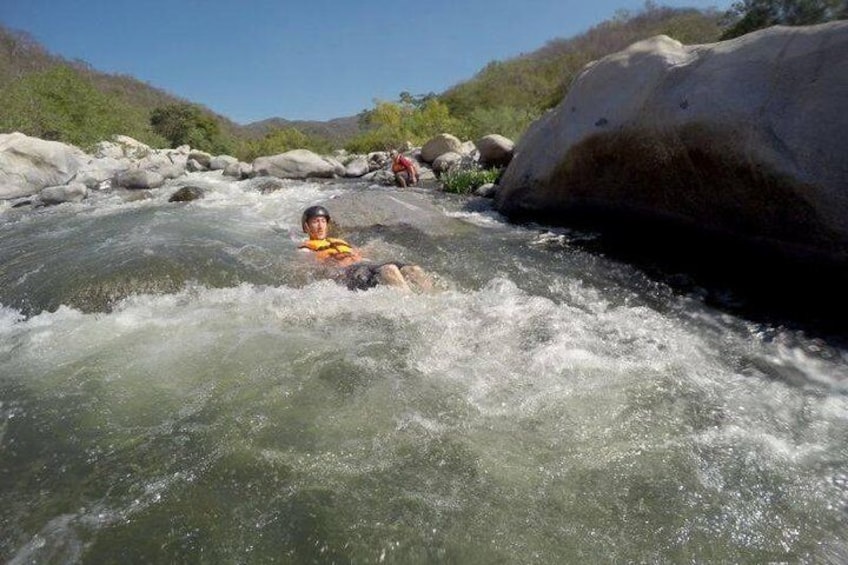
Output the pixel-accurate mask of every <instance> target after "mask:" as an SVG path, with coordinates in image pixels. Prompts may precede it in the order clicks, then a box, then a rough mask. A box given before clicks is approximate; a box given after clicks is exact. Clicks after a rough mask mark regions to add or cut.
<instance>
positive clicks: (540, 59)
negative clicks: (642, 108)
mask: <svg viewBox="0 0 848 565" xmlns="http://www.w3.org/2000/svg"><path fill="white" fill-rule="evenodd" d="M646 6H648V4H646ZM720 30H721V28H720V14H719V13H718V12H717V11H715V10H707V11H701V10H697V9H694V8H680V9H673V8H665V7H657V6H652V7H646V8H645V9H644V10H642V11H640V12H638V13H635V14H630V13H627V12H620V13H619V14H617V15H616V17H615V18H613V19H611V20H608V21H604V22H601V23H599V24H598V25H596V26H594V27H593V28H591V29H590V30H588V31H587V32H584V33H582V34H579V35H577V36H575V37H572V38H570V39H561V38H557V39H553V40H549V41H548V42H547V43H546V44H544V45H542V46H541V47H540V48H539V49H537V50H535V51H532V52H530V53H525V54H520V55H518V56H516V57H513V58H510V59H506V60H504V61H492V62H491V63H489V64H488V65H486V66H485V67H484V68H483V69H481V70H480V71H479V72H478V73H476V74H475V75H474V76H473V77H470V78H469V79H468V80H465V81H461V82H460V83H458V84H456V85H454V86H452V87H450V88H448V89H446V90H445V91H444V92H442V93H440V94H437V95H435V97H436V98H437V99H438V100H439V101H441V102H443V103H444V104H446V105H447V108H448V110H449V111H450V114H451V116H452V118H455V122H456V123H458V124H461V126H462V127H464V128H465V129H466V131H465V133H463V135H469V136H470V137H469V138H472V137H474V136H476V135H477V134H480V135H484V134H487V133H492V132H499V133H503V134H505V135H507V136H508V137H512V138H513V139H518V138H520V136H521V134H522V133H523V131H524V129H525V128H526V127H527V125H528V124H529V123H531V122H532V121H533V120H535V119H536V118H537V117H538V116H540V115H541V114H542V113H543V112H544V111H545V110H546V109H547V108H551V107H553V106H554V105H556V103H558V101H559V100H560V99H561V97H562V96H563V94H564V93H565V91H566V90H567V88H568V85H569V83H570V81H571V80H572V78H573V77H574V76H576V74H577V73H578V72H579V71H580V70H581V69H582V68H583V67H584V66H585V65H586V64H587V63H588V62H590V61H592V60H595V59H598V58H600V57H603V56H604V55H607V54H609V53H612V52H616V51H618V50H621V49H623V48H624V47H626V46H627V45H629V44H631V43H633V42H635V41H638V40H641V39H645V38H647V37H650V36H652V35H656V34H660V33H662V34H667V35H670V36H672V37H673V38H675V39H678V40H680V41H682V42H684V43H706V42H712V41H716V40H717V39H718V37H719V34H720ZM541 41H544V39H543V38H540V42H541ZM56 66H64V67H68V68H71V69H73V71H74V72H75V73H78V74H79V75H80V76H81V77H84V78H85V80H86V82H87V83H90V84H91V85H93V86H94V87H95V88H96V89H97V90H98V91H100V92H102V93H104V94H105V95H107V96H109V97H113V98H114V99H117V100H120V101H121V102H122V103H123V106H122V108H123V110H122V111H124V112H127V113H133V114H136V121H135V122H134V124H135V125H136V131H139V133H140V134H141V131H140V129H141V126H139V124H142V123H144V122H145V120H148V121H149V116H150V115H151V114H152V113H153V111H154V110H156V109H157V108H161V107H163V106H168V105H176V104H189V105H192V106H194V107H196V108H198V109H199V110H200V111H201V112H202V113H203V114H204V115H206V116H208V117H209V118H211V119H213V120H214V122H215V123H217V124H218V127H220V129H221V131H222V132H223V133H224V134H226V135H228V136H229V137H231V138H234V139H236V140H238V141H237V142H236V145H240V146H241V147H242V151H243V152H244V153H246V154H247V153H250V152H251V151H250V145H251V144H253V145H254V146H256V145H257V144H258V145H260V147H259V148H258V149H256V148H255V147H254V150H260V151H262V150H273V149H275V147H264V146H261V142H262V141H263V140H264V138H266V137H267V136H269V135H270V134H276V132H279V131H280V130H293V129H296V130H297V131H298V132H300V133H301V134H303V135H305V136H307V137H309V138H314V139H316V140H320V142H321V143H324V141H326V142H327V143H326V144H325V146H326V147H329V146H332V147H334V148H338V147H343V146H346V145H347V144H348V142H349V141H350V140H352V139H354V138H356V137H358V136H361V135H366V136H367V135H369V134H370V133H371V127H370V126H369V125H367V120H363V119H362V116H366V117H367V115H368V112H369V110H368V109H363V112H362V113H361V114H360V115H357V116H347V117H337V118H333V119H330V120H327V121H317V120H289V119H285V118H282V117H271V118H267V119H264V120H260V121H256V122H252V123H249V124H246V125H243V124H238V123H236V122H234V121H232V120H230V119H229V118H227V117H226V116H223V115H221V114H218V113H216V112H214V111H213V110H211V109H209V108H207V107H205V106H203V105H201V104H196V103H193V102H191V101H188V100H185V99H183V98H181V97H178V96H175V95H173V94H171V93H169V92H167V91H166V90H164V89H162V88H159V87H156V86H152V85H150V84H148V83H146V82H143V81H141V80H138V79H136V78H134V77H131V76H128V75H120V74H108V73H103V72H100V71H97V70H95V69H93V68H92V67H91V66H90V65H89V64H88V63H86V62H84V61H78V60H76V61H69V60H67V59H64V58H63V57H61V56H58V55H53V54H51V53H49V52H48V51H47V50H46V49H44V47H42V46H41V45H40V44H39V43H38V42H37V41H36V40H35V39H34V38H33V37H32V36H31V35H30V34H28V33H27V32H22V31H16V30H10V29H8V28H5V27H4V26H3V25H2V23H0V130H2V129H3V128H4V127H5V128H6V129H8V128H9V127H22V126H14V125H6V126H4V122H3V119H2V118H3V115H4V111H5V112H6V114H7V115H10V114H9V112H10V111H9V110H7V109H6V108H4V107H3V104H2V102H3V100H2V92H3V90H4V85H9V84H11V83H13V82H14V81H16V80H19V79H21V78H23V77H26V76H28V75H29V76H31V75H33V74H36V73H38V72H41V71H47V70H49V69H50V68H51V67H56ZM399 88H402V85H399ZM7 90H8V88H7ZM16 102H18V107H19V111H20V108H21V107H24V111H25V112H30V111H31V108H32V105H31V104H30V106H26V104H23V105H22V104H20V102H21V98H20V97H19V98H18V99H17V100H16ZM145 115H146V116H147V117H146V118H145ZM48 118H49V120H53V119H56V116H55V115H50V116H48ZM49 120H48V121H49ZM42 121H44V120H42ZM6 123H7V124H8V123H16V122H14V121H9V120H7V121H6ZM33 129H35V128H33ZM42 129H44V128H42ZM147 129H149V126H147ZM123 133H130V132H123ZM458 133H460V132H458ZM294 139H296V140H298V142H299V141H302V139H301V138H298V137H297V136H295V137H294ZM245 146H248V149H244V147H245ZM233 150H236V149H235V148H234V149H233ZM254 152H255V151H254Z"/></svg>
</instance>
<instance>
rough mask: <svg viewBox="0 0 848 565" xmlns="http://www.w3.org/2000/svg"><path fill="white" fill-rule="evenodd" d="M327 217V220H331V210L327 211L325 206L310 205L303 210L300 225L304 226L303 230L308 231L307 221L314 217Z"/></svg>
mask: <svg viewBox="0 0 848 565" xmlns="http://www.w3.org/2000/svg"><path fill="white" fill-rule="evenodd" d="M320 217H324V218H327V221H328V222H329V221H330V212H328V211H327V209H326V208H324V207H323V206H310V207H309V208H307V209H306V210H304V211H303V216H301V218H300V225H301V227H302V228H303V231H306V222H308V221H309V220H311V219H312V218H320Z"/></svg>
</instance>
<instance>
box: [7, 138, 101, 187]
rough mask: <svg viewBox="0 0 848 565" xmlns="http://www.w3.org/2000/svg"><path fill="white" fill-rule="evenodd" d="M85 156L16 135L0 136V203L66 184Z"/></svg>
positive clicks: (68, 147)
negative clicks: (0, 201)
mask: <svg viewBox="0 0 848 565" xmlns="http://www.w3.org/2000/svg"><path fill="white" fill-rule="evenodd" d="M87 160H88V156H87V155H86V154H85V153H83V152H82V151H80V150H79V149H77V148H76V147H74V146H72V145H66V144H64V143H59V142H58V141H45V140H43V139H38V138H35V137H29V136H27V135H24V134H22V133H19V132H15V133H7V134H0V200H7V199H10V198H19V197H21V196H30V195H33V194H36V193H38V192H40V191H41V189H43V188H46V187H48V186H56V185H61V184H65V183H67V182H68V181H69V180H71V179H72V178H73V177H74V175H76V174H77V171H79V169H80V167H82V166H83V164H85V162H86V161H87Z"/></svg>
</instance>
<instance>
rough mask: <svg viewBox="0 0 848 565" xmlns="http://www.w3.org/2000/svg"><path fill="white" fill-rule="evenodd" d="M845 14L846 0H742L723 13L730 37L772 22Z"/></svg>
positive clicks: (822, 19)
mask: <svg viewBox="0 0 848 565" xmlns="http://www.w3.org/2000/svg"><path fill="white" fill-rule="evenodd" d="M846 17H848V2H846V1H845V0H743V1H740V2H735V3H734V4H733V5H732V6H731V8H730V10H728V11H727V12H726V13H725V19H726V21H727V22H728V25H729V27H728V28H727V30H726V31H725V32H724V33H723V34H722V36H721V38H722V39H731V38H734V37H738V36H740V35H744V34H746V33H750V32H752V31H756V30H758V29H763V28H767V27H770V26H773V25H790V26H798V25H812V24H818V23H823V22H827V21H831V20H835V19H842V18H846Z"/></svg>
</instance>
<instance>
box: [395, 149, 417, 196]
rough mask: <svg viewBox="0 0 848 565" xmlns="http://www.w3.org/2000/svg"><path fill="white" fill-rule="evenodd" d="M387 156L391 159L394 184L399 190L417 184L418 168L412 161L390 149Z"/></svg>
mask: <svg viewBox="0 0 848 565" xmlns="http://www.w3.org/2000/svg"><path fill="white" fill-rule="evenodd" d="M389 155H390V156H391V158H392V172H393V173H394V174H395V184H397V185H398V186H399V187H401V188H406V187H407V186H413V185H416V184H418V167H416V166H415V163H413V162H412V159H410V158H409V157H407V156H406V155H404V154H403V153H400V152H399V151H398V150H397V149H392V151H391V153H389Z"/></svg>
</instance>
